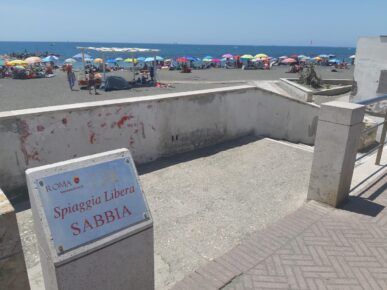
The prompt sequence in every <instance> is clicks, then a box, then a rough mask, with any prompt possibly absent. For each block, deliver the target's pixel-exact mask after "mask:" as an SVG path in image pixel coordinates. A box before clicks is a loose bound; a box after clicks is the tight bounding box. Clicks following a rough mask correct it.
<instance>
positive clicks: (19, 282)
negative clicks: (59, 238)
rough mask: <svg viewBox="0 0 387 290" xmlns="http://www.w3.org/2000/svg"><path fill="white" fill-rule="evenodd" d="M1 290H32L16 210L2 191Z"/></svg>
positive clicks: (0, 210)
mask: <svg viewBox="0 0 387 290" xmlns="http://www.w3.org/2000/svg"><path fill="white" fill-rule="evenodd" d="M0 289H12V290H28V289H30V285H29V281H28V275H27V268H26V264H25V261H24V254H23V250H22V245H21V241H20V235H19V228H18V226H17V222H16V214H15V210H14V208H13V207H12V205H11V203H10V202H9V201H8V199H7V197H6V196H5V194H4V193H3V192H2V191H1V190H0Z"/></svg>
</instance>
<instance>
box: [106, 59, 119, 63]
mask: <svg viewBox="0 0 387 290" xmlns="http://www.w3.org/2000/svg"><path fill="white" fill-rule="evenodd" d="M106 62H107V63H116V62H117V61H116V60H115V59H112V58H110V59H108V60H107V61H106Z"/></svg>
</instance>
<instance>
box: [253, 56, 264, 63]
mask: <svg viewBox="0 0 387 290" xmlns="http://www.w3.org/2000/svg"><path fill="white" fill-rule="evenodd" d="M251 61H253V62H260V61H263V59H262V58H257V57H254V58H253V59H252V60H251Z"/></svg>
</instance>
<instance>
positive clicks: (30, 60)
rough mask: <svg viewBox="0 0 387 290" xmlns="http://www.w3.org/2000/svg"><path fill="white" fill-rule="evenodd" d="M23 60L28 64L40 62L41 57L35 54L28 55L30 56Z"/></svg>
mask: <svg viewBox="0 0 387 290" xmlns="http://www.w3.org/2000/svg"><path fill="white" fill-rule="evenodd" d="M24 61H25V62H26V63H28V64H33V63H38V62H42V59H41V58H40V57H37V56H30V57H27V58H26V59H25V60H24Z"/></svg>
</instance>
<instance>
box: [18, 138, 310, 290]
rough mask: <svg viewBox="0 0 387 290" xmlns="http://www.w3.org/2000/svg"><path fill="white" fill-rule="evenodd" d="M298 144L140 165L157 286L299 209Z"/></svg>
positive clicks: (259, 145)
mask: <svg viewBox="0 0 387 290" xmlns="http://www.w3.org/2000/svg"><path fill="white" fill-rule="evenodd" d="M301 148H302V146H293V145H292V144H291V143H282V142H278V141H274V140H271V139H260V140H257V139H256V138H252V137H249V138H243V139H240V140H238V141H233V142H228V143H225V144H221V145H217V146H214V147H210V148H206V149H202V150H198V151H195V152H191V153H185V154H181V155H176V156H174V157H172V158H167V159H162V160H159V161H156V162H154V163H150V164H147V165H142V166H140V167H139V173H140V180H141V183H142V186H143V189H144V192H145V194H146V196H147V199H148V202H149V205H150V208H151V212H152V215H153V219H154V235H155V275H156V277H155V279H156V289H169V288H170V287H172V286H173V285H174V283H175V282H176V281H179V280H181V279H182V278H183V277H184V276H185V275H186V274H187V273H190V272H192V271H193V270H195V269H196V268H198V267H199V266H201V265H203V264H205V263H207V262H208V261H210V260H211V259H214V258H215V257H218V256H220V255H222V254H224V253H225V252H227V251H228V250H230V249H231V248H233V247H234V246H236V245H237V244H238V243H239V242H240V241H241V240H242V239H243V238H245V237H248V236H249V235H250V233H252V232H254V231H255V230H258V229H262V228H264V227H265V226H267V225H268V224H270V223H272V222H274V221H276V220H278V219H280V218H281V217H284V216H285V215H286V214H288V213H290V212H292V211H294V210H295V209H297V208H298V207H300V206H301V205H302V204H303V202H304V201H305V199H306V193H307V186H308V178H309V172H310V167H311V162H312V153H311V152H310V150H303V149H301ZM23 206H24V208H23ZM18 209H19V213H18V221H19V225H20V228H21V235H22V240H23V247H24V251H25V253H26V257H27V266H28V270H29V275H30V279H31V285H32V289H42V287H43V286H42V285H43V284H42V278H41V273H40V269H39V267H40V264H39V258H38V254H37V245H36V241H35V237H34V232H33V229H32V221H31V211H30V210H29V209H28V204H24V205H23V204H20V205H19V207H18Z"/></svg>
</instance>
